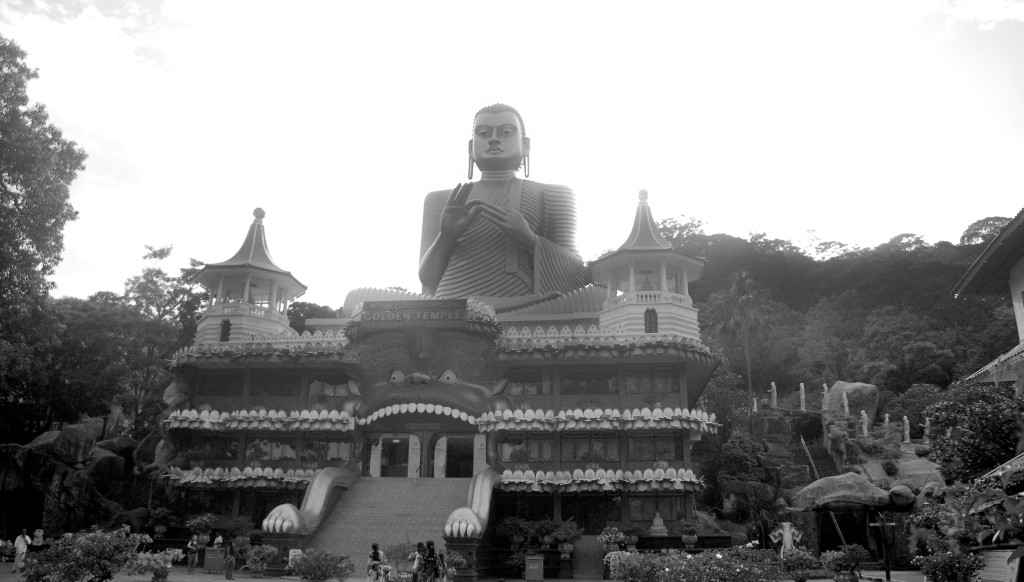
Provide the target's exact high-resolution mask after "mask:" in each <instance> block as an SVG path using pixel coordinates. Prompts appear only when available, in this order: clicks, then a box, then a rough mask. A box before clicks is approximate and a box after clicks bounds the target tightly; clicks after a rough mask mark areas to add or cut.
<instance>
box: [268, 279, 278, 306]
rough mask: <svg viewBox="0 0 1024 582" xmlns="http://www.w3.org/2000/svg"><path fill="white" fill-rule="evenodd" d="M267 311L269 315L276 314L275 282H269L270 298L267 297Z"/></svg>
mask: <svg viewBox="0 0 1024 582" xmlns="http://www.w3.org/2000/svg"><path fill="white" fill-rule="evenodd" d="M267 309H268V310H269V311H270V313H276V312H277V281H275V280H273V279H271V280H270V297H267Z"/></svg>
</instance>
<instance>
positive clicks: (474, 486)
mask: <svg viewBox="0 0 1024 582" xmlns="http://www.w3.org/2000/svg"><path fill="white" fill-rule="evenodd" d="M499 481H501V476H500V475H498V474H497V473H496V472H495V471H494V469H491V468H490V467H488V468H486V469H484V470H483V471H480V472H479V473H477V474H476V475H473V479H472V480H470V482H469V499H468V501H467V505H468V507H460V508H458V509H456V510H455V511H453V512H451V514H450V515H449V516H448V519H447V521H445V524H444V535H446V536H448V537H454V538H478V537H480V536H482V535H483V534H484V530H486V529H487V521H488V519H489V518H490V508H491V496H492V495H493V494H494V487H495V486H496V485H497V484H498V482H499Z"/></svg>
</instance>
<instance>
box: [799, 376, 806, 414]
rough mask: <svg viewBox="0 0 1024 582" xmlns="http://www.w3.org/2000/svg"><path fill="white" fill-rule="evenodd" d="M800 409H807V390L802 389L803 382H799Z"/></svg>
mask: <svg viewBox="0 0 1024 582" xmlns="http://www.w3.org/2000/svg"><path fill="white" fill-rule="evenodd" d="M800 410H807V392H805V391H804V383H803V382H801V383H800Z"/></svg>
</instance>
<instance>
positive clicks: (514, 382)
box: [506, 369, 551, 396]
mask: <svg viewBox="0 0 1024 582" xmlns="http://www.w3.org/2000/svg"><path fill="white" fill-rule="evenodd" d="M506 378H507V379H508V388H509V394H510V395H512V396H522V395H526V396H533V395H536V394H551V380H550V377H545V375H544V374H543V372H541V370H538V369H525V370H522V369H520V370H512V371H510V372H509V373H508V375H506Z"/></svg>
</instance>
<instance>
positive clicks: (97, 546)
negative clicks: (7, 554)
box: [24, 528, 153, 582]
mask: <svg viewBox="0 0 1024 582" xmlns="http://www.w3.org/2000/svg"><path fill="white" fill-rule="evenodd" d="M152 541H153V540H152V539H151V538H150V537H149V536H148V535H145V534H133V533H130V530H129V529H128V528H120V529H117V530H114V531H112V532H102V531H99V530H98V529H94V530H93V531H91V532H89V533H87V534H82V535H79V536H77V537H70V538H62V539H59V540H57V541H55V542H54V544H53V545H52V546H50V547H49V548H47V549H46V550H43V551H42V552H39V553H37V554H30V555H29V556H28V557H27V558H26V560H25V566H26V571H25V577H24V580H25V582H82V581H83V580H85V581H86V582H106V581H107V580H111V579H113V577H114V576H115V575H116V574H117V573H118V572H120V571H121V570H123V569H124V568H125V567H126V566H127V565H128V564H129V563H130V562H132V561H133V560H134V559H135V557H136V548H138V547H140V546H142V545H143V544H146V543H151V542H152Z"/></svg>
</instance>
